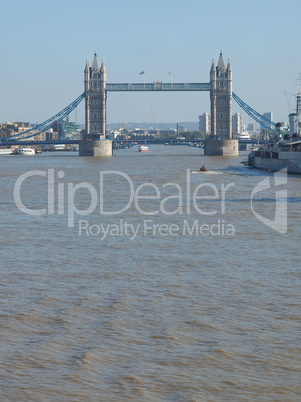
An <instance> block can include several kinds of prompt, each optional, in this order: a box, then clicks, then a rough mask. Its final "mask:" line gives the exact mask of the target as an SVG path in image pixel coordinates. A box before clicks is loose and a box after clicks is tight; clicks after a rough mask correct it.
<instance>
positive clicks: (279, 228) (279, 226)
mask: <svg viewBox="0 0 301 402" xmlns="http://www.w3.org/2000/svg"><path fill="white" fill-rule="evenodd" d="M271 181H272V180H271V178H270V177H266V178H265V179H263V180H262V181H261V182H260V183H258V184H257V185H256V186H255V187H254V189H253V191H252V194H251V208H252V212H253V214H254V215H255V216H256V218H257V219H258V220H259V221H260V222H262V223H263V224H264V225H266V226H268V227H269V228H271V229H273V230H275V231H276V232H278V233H282V234H285V233H287V189H286V188H282V189H280V190H279V187H280V186H283V185H286V184H287V169H282V170H280V171H279V172H277V173H275V174H274V186H275V188H276V190H275V218H274V219H268V218H266V217H264V216H262V215H260V214H259V213H257V212H256V211H255V208H254V197H255V195H257V194H258V193H260V192H262V191H264V190H269V189H271V187H272V184H271Z"/></svg>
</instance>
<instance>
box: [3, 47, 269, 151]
mask: <svg viewBox="0 0 301 402" xmlns="http://www.w3.org/2000/svg"><path fill="white" fill-rule="evenodd" d="M84 87H85V90H84V93H83V94H81V95H80V96H79V97H78V98H77V99H75V100H74V101H73V102H72V103H70V104H69V105H68V106H67V107H65V108H64V109H63V110H61V111H60V112H59V113H57V114H56V115H54V116H52V117H51V118H49V119H47V120H46V121H45V122H43V123H41V124H37V125H35V126H34V127H32V128H31V129H29V130H27V131H25V132H23V133H18V134H14V135H11V136H9V137H5V138H0V145H10V144H14V145H15V144H16V143H21V142H23V141H25V140H28V139H30V138H32V139H33V141H34V142H37V136H38V135H39V134H41V133H43V132H45V131H46V130H48V129H49V128H51V127H53V126H54V125H55V124H58V123H59V122H61V121H62V120H63V119H64V118H65V117H66V116H68V115H69V114H70V113H71V112H72V110H74V108H76V107H77V106H78V104H79V103H80V102H81V101H82V100H83V99H85V123H86V135H85V138H84V139H83V140H80V141H79V153H80V155H84V156H105V155H112V141H111V140H108V139H107V138H106V108H107V106H106V101H107V95H108V93H109V92H118V91H121V92H122V91H126V92H131V91H139V92H141V91H154V92H161V91H162V92H163V91H169V92H170V91H180V92H181V91H182V92H183V91H200V92H203V91H207V92H210V104H211V106H210V111H211V135H210V138H209V139H207V140H206V141H204V152H205V155H227V156H230V155H238V141H237V140H233V139H232V99H234V100H235V101H236V102H237V103H238V105H239V106H241V107H242V108H243V109H244V111H245V112H246V113H248V114H249V116H251V117H252V118H253V119H254V120H255V121H257V122H259V123H260V124H261V125H263V126H264V127H266V128H268V129H270V130H271V131H274V127H275V123H273V122H271V121H269V120H267V119H266V118H265V117H264V116H262V115H260V114H259V113H258V112H256V111H255V110H254V109H252V108H251V107H250V106H248V105H247V104H246V103H245V102H244V101H242V100H241V99H240V98H239V97H238V96H237V95H236V94H234V93H233V92H232V68H231V64H230V60H228V62H227V65H226V66H225V64H224V60H223V55H222V51H220V55H219V60H218V64H217V65H215V62H214V59H213V60H212V64H211V69H210V80H209V82H205V83H200V82H192V83H164V82H162V81H156V82H152V83H108V82H107V72H106V68H105V63H104V61H102V64H101V66H100V67H99V64H98V60H97V54H96V51H95V52H94V59H93V63H92V66H91V67H90V65H89V61H88V60H87V62H86V66H85V70H84ZM38 142H39V143H40V141H38ZM64 142H65V143H67V142H68V141H67V140H66V141H64ZM44 143H45V144H46V143H49V141H44ZM60 143H62V139H60Z"/></svg>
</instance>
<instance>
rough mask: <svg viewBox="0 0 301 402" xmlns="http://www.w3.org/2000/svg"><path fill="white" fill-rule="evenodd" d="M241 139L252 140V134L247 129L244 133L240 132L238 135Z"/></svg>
mask: <svg viewBox="0 0 301 402" xmlns="http://www.w3.org/2000/svg"><path fill="white" fill-rule="evenodd" d="M237 138H238V139H239V140H250V139H251V137H250V134H249V133H248V132H247V131H243V132H242V133H240V134H239V136H238V137H237Z"/></svg>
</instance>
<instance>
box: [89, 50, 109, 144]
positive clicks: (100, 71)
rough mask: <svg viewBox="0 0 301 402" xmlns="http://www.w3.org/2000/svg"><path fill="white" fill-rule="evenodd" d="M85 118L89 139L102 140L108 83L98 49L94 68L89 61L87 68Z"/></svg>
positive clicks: (104, 131)
mask: <svg viewBox="0 0 301 402" xmlns="http://www.w3.org/2000/svg"><path fill="white" fill-rule="evenodd" d="M84 75H85V116H86V133H87V138H90V139H100V138H101V137H102V138H105V136H106V98H107V95H106V83H107V72H106V68H105V64H104V61H102V64H101V67H99V65H98V60H97V54H96V49H95V53H94V59H93V63H92V67H90V66H89V61H88V60H87V63H86V68H85V72H84Z"/></svg>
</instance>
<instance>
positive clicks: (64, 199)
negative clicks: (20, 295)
mask: <svg viewBox="0 0 301 402" xmlns="http://www.w3.org/2000/svg"><path fill="white" fill-rule="evenodd" d="M35 176H38V177H42V178H44V179H46V180H47V208H43V209H34V208H29V207H27V206H26V205H25V204H24V202H23V200H22V197H21V188H22V186H23V185H24V186H25V185H26V181H27V180H29V179H30V178H33V177H35ZM114 176H115V178H116V177H118V179H119V180H120V179H121V180H124V181H125V183H126V184H127V186H128V189H129V192H128V194H129V196H128V199H126V200H125V201H124V205H122V208H120V209H118V210H112V209H110V208H108V204H105V197H104V195H105V190H106V188H105V184H104V183H105V177H106V178H107V179H110V181H111V179H112V178H113V177H114ZM64 177H65V173H64V172H63V171H62V170H60V171H58V172H57V173H55V170H54V169H48V170H47V171H45V170H32V171H28V172H26V173H24V174H22V175H21V176H20V177H19V178H18V179H17V181H16V183H15V186H14V201H15V204H16V206H17V207H18V209H19V210H20V211H21V212H22V213H24V214H27V215H31V216H38V215H46V214H48V215H53V214H55V213H56V214H58V215H66V216H67V224H68V227H69V228H74V226H75V218H76V217H86V216H88V215H90V214H92V213H94V214H95V212H96V213H97V212H98V213H99V215H100V216H102V217H116V216H120V217H122V216H123V215H122V214H124V213H125V212H126V211H127V210H128V209H129V208H133V207H135V208H136V211H137V212H138V213H139V214H141V216H143V217H144V218H147V219H144V220H143V221H141V223H139V224H135V225H134V224H133V223H131V222H127V221H126V220H124V219H120V220H119V223H118V224H116V223H107V224H105V223H101V224H95V223H93V224H90V223H89V221H88V220H86V219H79V221H78V225H79V226H78V228H79V232H78V233H79V235H80V236H83V235H86V236H99V237H100V239H101V240H103V239H105V238H106V237H108V236H127V237H128V238H130V239H131V240H133V239H134V238H136V236H137V234H138V233H139V232H140V233H141V232H142V233H143V234H144V235H152V236H157V235H158V236H167V235H170V236H177V235H179V234H180V233H181V234H182V235H184V236H186V235H189V236H192V235H202V236H209V235H211V236H217V235H218V236H234V235H235V228H234V226H233V225H232V224H231V223H228V222H226V220H225V219H217V221H216V222H215V223H213V224H212V219H211V220H210V222H211V225H209V224H207V223H206V222H204V217H205V219H206V217H207V219H208V217H212V216H221V217H222V218H225V217H226V194H227V192H230V191H231V190H233V188H235V183H233V182H232V183H229V184H227V185H225V183H223V182H221V183H220V186H217V185H214V184H212V183H209V182H207V181H206V182H202V183H200V184H198V185H196V186H195V184H194V186H191V172H190V170H189V169H188V170H187V172H186V183H185V186H184V188H181V186H180V185H179V184H177V183H174V182H169V183H165V184H163V185H162V186H161V187H159V186H157V185H156V184H154V183H142V184H140V185H139V186H138V187H137V188H135V186H134V183H133V181H132V180H131V178H130V177H129V176H128V175H127V174H125V173H123V172H120V171H101V172H100V173H99V186H98V188H96V187H94V186H93V185H92V184H90V183H87V182H79V183H77V184H74V183H72V182H71V183H70V182H68V183H61V182H58V183H56V181H57V179H63V178H64ZM274 184H275V188H276V190H277V191H275V218H274V219H272V220H271V219H268V218H266V217H265V216H263V215H261V214H259V212H257V211H256V208H255V207H256V201H258V200H260V199H258V198H257V197H258V194H259V193H260V192H262V191H264V190H270V191H272V190H273V186H272V184H271V178H270V177H266V178H265V179H263V180H262V181H261V182H260V183H258V184H257V185H256V186H255V187H254V189H253V190H252V193H251V198H250V202H251V210H252V213H253V214H254V216H255V217H256V218H257V219H258V220H259V221H260V222H261V223H263V224H264V225H266V226H268V227H269V228H271V229H273V230H275V231H277V232H278V233H286V232H287V190H286V189H280V190H279V189H278V188H279V186H281V185H286V184H287V172H286V170H284V171H281V172H278V173H275V175H274ZM80 190H81V191H85V192H86V193H87V196H85V204H84V205H83V204H82V205H81V208H79V207H78V205H77V204H76V193H77V192H78V191H80ZM166 192H167V193H168V194H169V195H166ZM170 194H171V195H170ZM164 195H165V196H164ZM208 201H209V203H208ZM210 201H215V202H212V203H210ZM202 202H204V204H202ZM205 203H206V207H205ZM208 205H210V208H209V207H208ZM217 206H218V208H216V207H217ZM110 207H112V203H110ZM211 207H212V208H211ZM150 208H152V209H150ZM192 212H193V213H194V214H195V213H197V214H198V216H199V217H202V221H200V220H199V219H197V220H194V221H191V220H188V219H183V224H182V225H181V226H180V225H177V224H175V223H172V224H169V225H167V224H165V223H163V222H162V220H161V216H162V215H163V216H173V215H179V216H183V218H184V215H185V216H187V217H188V216H189V215H190V214H191V213H192ZM156 216H160V223H159V224H158V223H156V222H158V220H156V221H155V220H152V219H150V217H156Z"/></svg>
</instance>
